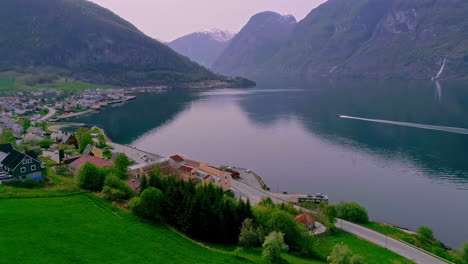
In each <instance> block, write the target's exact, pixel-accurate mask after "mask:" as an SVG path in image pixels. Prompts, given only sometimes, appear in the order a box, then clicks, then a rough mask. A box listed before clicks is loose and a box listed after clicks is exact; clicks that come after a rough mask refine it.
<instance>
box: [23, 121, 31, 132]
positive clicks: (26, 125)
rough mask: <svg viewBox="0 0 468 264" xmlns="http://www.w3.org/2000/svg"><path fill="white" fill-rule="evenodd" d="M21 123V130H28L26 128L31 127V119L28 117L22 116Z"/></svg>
mask: <svg viewBox="0 0 468 264" xmlns="http://www.w3.org/2000/svg"><path fill="white" fill-rule="evenodd" d="M20 122H21V125H22V126H23V131H24V132H26V130H28V128H30V127H31V119H28V118H24V119H21V121H20Z"/></svg>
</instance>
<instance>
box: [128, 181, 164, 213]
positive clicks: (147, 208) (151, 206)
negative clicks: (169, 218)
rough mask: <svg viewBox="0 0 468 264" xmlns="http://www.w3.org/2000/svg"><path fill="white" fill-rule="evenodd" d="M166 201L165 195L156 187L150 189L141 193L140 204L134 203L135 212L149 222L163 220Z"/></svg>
mask: <svg viewBox="0 0 468 264" xmlns="http://www.w3.org/2000/svg"><path fill="white" fill-rule="evenodd" d="M163 199H164V195H163V193H162V192H161V191H160V190H159V189H156V188H154V187H149V188H148V189H146V190H145V191H144V192H142V193H141V195H140V199H139V200H138V202H135V201H133V203H135V204H132V210H133V212H134V213H135V214H136V215H138V216H141V217H143V218H146V219H149V220H155V221H160V220H162V215H161V212H162V205H163V204H162V202H163Z"/></svg>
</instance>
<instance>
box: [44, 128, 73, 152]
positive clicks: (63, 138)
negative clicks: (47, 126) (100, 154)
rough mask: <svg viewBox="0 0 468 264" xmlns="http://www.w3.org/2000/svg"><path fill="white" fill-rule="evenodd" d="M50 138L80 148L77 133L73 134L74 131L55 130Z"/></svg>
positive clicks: (57, 142) (58, 142)
mask: <svg viewBox="0 0 468 264" xmlns="http://www.w3.org/2000/svg"><path fill="white" fill-rule="evenodd" d="M50 139H52V140H53V141H55V143H56V144H65V145H70V146H74V147H75V148H78V139H77V138H76V137H75V135H73V133H68V132H62V131H60V132H54V133H52V135H50Z"/></svg>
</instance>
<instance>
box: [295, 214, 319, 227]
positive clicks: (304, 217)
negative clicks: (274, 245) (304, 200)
mask: <svg viewBox="0 0 468 264" xmlns="http://www.w3.org/2000/svg"><path fill="white" fill-rule="evenodd" d="M294 219H296V222H298V223H299V224H301V225H303V226H304V227H306V228H312V227H313V226H314V224H315V219H314V218H313V217H312V216H311V215H310V214H300V215H297V216H296V217H295V218H294Z"/></svg>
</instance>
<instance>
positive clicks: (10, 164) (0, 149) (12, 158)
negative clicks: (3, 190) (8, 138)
mask: <svg viewBox="0 0 468 264" xmlns="http://www.w3.org/2000/svg"><path fill="white" fill-rule="evenodd" d="M0 165H1V169H2V170H3V171H4V172H6V173H8V174H10V175H12V176H13V178H14V179H16V180H20V181H22V180H26V179H33V180H40V179H42V177H43V169H44V168H45V164H44V163H42V162H41V161H40V160H39V159H38V158H37V156H36V155H34V154H33V153H24V152H19V151H17V150H16V149H15V148H14V147H13V145H12V144H2V145H0Z"/></svg>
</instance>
